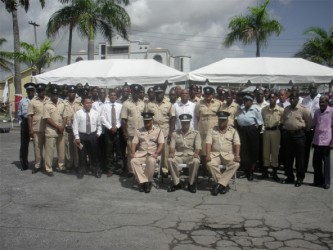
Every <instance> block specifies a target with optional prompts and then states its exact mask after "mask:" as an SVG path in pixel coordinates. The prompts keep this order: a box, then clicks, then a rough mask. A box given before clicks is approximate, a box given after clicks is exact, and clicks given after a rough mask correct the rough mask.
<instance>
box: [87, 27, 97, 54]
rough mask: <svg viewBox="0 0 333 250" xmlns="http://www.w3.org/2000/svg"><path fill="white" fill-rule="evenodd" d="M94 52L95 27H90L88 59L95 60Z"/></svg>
mask: <svg viewBox="0 0 333 250" xmlns="http://www.w3.org/2000/svg"><path fill="white" fill-rule="evenodd" d="M94 54H95V51H94V30H93V27H90V29H89V37H88V60H94Z"/></svg>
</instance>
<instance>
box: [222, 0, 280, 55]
mask: <svg viewBox="0 0 333 250" xmlns="http://www.w3.org/2000/svg"><path fill="white" fill-rule="evenodd" d="M269 2H270V0H267V1H266V2H265V3H264V4H262V5H260V6H259V7H249V8H248V9H249V12H250V13H249V14H248V15H247V16H235V17H233V18H232V19H231V21H230V23H229V26H228V27H229V29H230V30H231V32H230V33H228V34H227V36H226V38H225V40H224V42H223V44H224V45H225V46H226V47H230V46H232V45H233V44H234V42H236V41H241V42H242V43H243V44H244V45H248V44H252V43H253V42H255V43H256V56H257V57H259V56H260V49H261V48H262V47H266V46H267V40H268V38H269V37H270V36H271V35H272V34H274V33H275V34H276V35H277V36H278V35H280V33H281V31H282V29H283V27H282V25H281V24H280V23H279V22H278V21H277V20H275V19H270V18H269V15H268V13H267V11H266V8H267V5H268V4H269Z"/></svg>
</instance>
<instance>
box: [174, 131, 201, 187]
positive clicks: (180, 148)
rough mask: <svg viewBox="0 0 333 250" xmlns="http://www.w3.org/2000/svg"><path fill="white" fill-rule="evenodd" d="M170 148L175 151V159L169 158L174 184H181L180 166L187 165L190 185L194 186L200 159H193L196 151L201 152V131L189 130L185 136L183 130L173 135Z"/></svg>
mask: <svg viewBox="0 0 333 250" xmlns="http://www.w3.org/2000/svg"><path fill="white" fill-rule="evenodd" d="M170 148H173V149H175V157H174V158H168V162H169V167H170V173H171V176H172V180H173V184H174V185H178V184H179V171H178V168H177V166H178V164H183V163H186V164H187V165H188V167H189V180H188V182H189V184H190V185H192V184H193V182H194V181H195V177H196V176H197V172H198V169H199V166H200V159H199V158H193V154H194V151H196V150H201V137H200V133H199V131H196V130H193V129H189V131H188V132H187V133H186V134H183V132H182V130H181V129H177V130H176V131H175V132H173V133H172V138H171V142H170Z"/></svg>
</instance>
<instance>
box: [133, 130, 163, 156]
mask: <svg viewBox="0 0 333 250" xmlns="http://www.w3.org/2000/svg"><path fill="white" fill-rule="evenodd" d="M132 143H134V144H137V151H136V152H135V157H144V156H149V155H152V154H154V153H155V152H156V150H157V147H158V144H160V143H164V134H163V131H162V130H161V129H160V128H158V127H155V126H153V129H152V130H150V131H147V130H146V129H145V128H144V127H142V128H140V129H137V130H136V131H135V135H134V138H133V141H132Z"/></svg>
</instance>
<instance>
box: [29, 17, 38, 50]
mask: <svg viewBox="0 0 333 250" xmlns="http://www.w3.org/2000/svg"><path fill="white" fill-rule="evenodd" d="M29 24H31V25H33V26H34V33H35V44H36V48H38V43H37V32H36V27H38V26H39V24H37V23H35V22H33V21H30V22H29Z"/></svg>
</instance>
